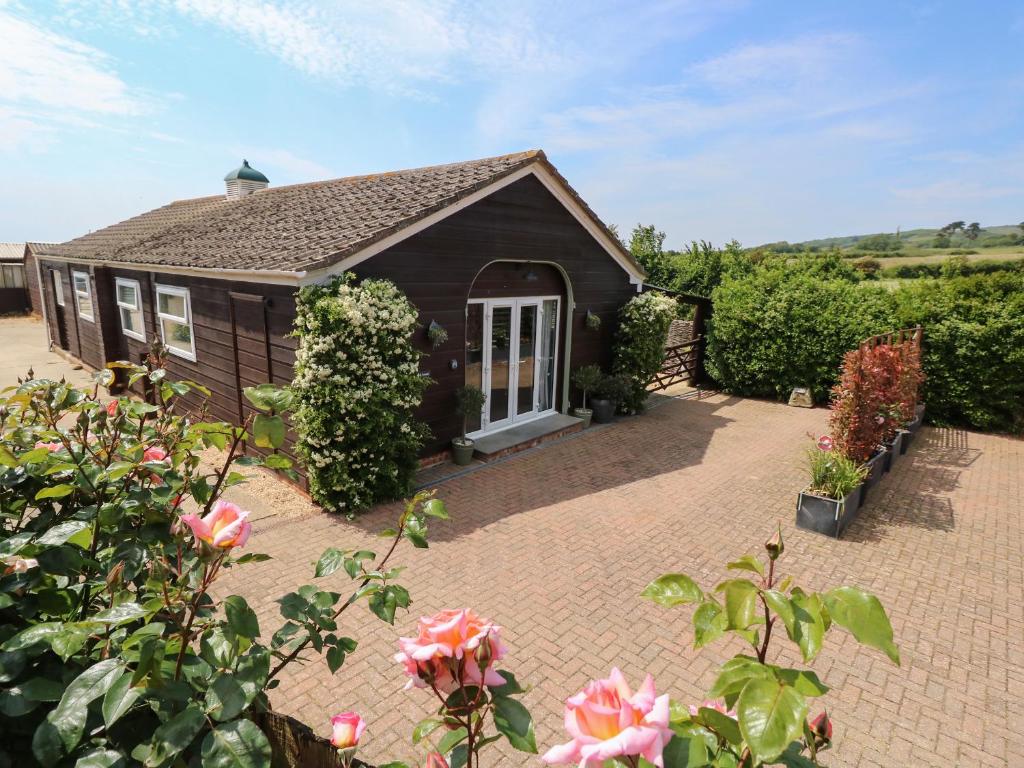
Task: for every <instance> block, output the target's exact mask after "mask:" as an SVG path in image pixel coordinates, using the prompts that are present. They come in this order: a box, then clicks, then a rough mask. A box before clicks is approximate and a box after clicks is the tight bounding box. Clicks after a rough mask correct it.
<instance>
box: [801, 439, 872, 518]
mask: <svg viewBox="0 0 1024 768" xmlns="http://www.w3.org/2000/svg"><path fill="white" fill-rule="evenodd" d="M807 459H808V465H809V469H810V471H811V480H810V483H809V484H808V486H807V488H806V489H804V490H803V491H801V492H800V496H799V497H798V499H797V506H796V524H797V527H799V528H804V529H806V530H808V531H815V532H816V533H823V534H825V535H826V536H832V537H833V538H839V536H840V534H841V533H842V532H843V531H844V530H845V529H846V526H848V525H849V524H850V523H851V522H853V519H854V517H855V516H856V514H857V510H858V509H859V508H860V496H861V489H862V487H863V483H864V478H865V477H867V473H868V470H867V467H865V466H864V465H863V464H858V463H857V462H856V461H854V460H852V459H848V458H847V457H846V456H843V455H842V454H841V453H839V452H838V451H834V450H823V449H822V448H821V447H815V448H811V449H809V450H808V452H807Z"/></svg>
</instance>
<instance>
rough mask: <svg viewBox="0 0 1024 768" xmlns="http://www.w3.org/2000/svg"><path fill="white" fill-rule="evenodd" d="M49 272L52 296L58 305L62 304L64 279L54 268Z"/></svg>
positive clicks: (61, 305)
mask: <svg viewBox="0 0 1024 768" xmlns="http://www.w3.org/2000/svg"><path fill="white" fill-rule="evenodd" d="M50 274H51V275H53V296H54V299H55V300H56V301H57V306H58V307H63V306H64V280H63V279H62V278H61V276H60V272H58V271H57V270H56V269H51V270H50Z"/></svg>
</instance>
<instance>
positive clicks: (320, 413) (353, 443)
mask: <svg viewBox="0 0 1024 768" xmlns="http://www.w3.org/2000/svg"><path fill="white" fill-rule="evenodd" d="M296 308H297V312H296V319H295V334H296V336H298V338H299V349H298V352H297V353H296V359H295V380H294V382H293V384H292V386H293V388H294V390H295V394H296V401H297V407H296V411H295V418H294V426H295V430H296V432H297V434H298V444H297V448H298V452H299V455H300V456H301V458H302V459H303V461H304V463H305V466H306V469H307V472H308V475H309V484H310V493H311V494H312V496H313V498H314V500H316V501H317V503H319V504H321V505H323V507H324V508H326V509H329V510H332V511H336V512H344V513H346V514H354V513H355V512H357V511H359V510H360V509H364V508H366V507H368V506H370V505H371V504H374V503H375V502H378V501H382V500H388V499H394V498H398V497H399V496H402V495H403V494H405V493H406V492H407V491H408V490H409V488H410V486H411V483H412V479H413V475H414V473H415V471H416V466H417V458H418V454H419V450H420V447H421V445H422V444H423V440H424V439H425V437H426V434H427V428H426V425H424V424H423V423H421V422H420V421H418V420H417V419H416V418H415V417H414V415H413V414H414V411H415V409H416V407H417V406H418V405H419V404H420V402H421V401H422V399H423V392H424V389H425V388H426V386H427V384H428V382H429V380H428V379H426V378H424V377H422V376H420V374H419V360H420V353H419V352H418V351H417V350H416V349H415V348H414V347H413V343H412V334H413V331H414V329H415V328H416V320H417V312H416V308H415V307H414V306H413V305H412V304H411V303H410V302H409V300H408V299H407V298H406V297H405V295H404V294H403V293H402V292H401V291H399V290H398V288H396V287H395V286H394V284H392V283H390V282H388V281H386V280H364V281H363V282H362V283H359V284H356V283H355V281H354V279H353V278H352V276H351V275H344V276H341V277H338V278H336V279H334V280H333V281H332V282H330V283H327V284H325V285H315V286H309V287H306V288H303V289H302V290H301V291H300V292H299V296H298V300H297V303H296Z"/></svg>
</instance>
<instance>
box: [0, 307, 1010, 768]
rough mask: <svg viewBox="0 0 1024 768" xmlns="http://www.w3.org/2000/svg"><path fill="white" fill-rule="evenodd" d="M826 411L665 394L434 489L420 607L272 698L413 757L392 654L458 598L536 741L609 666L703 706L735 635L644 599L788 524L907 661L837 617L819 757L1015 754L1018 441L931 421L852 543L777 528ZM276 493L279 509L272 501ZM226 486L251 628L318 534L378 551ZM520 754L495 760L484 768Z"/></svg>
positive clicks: (294, 582) (417, 570)
mask: <svg viewBox="0 0 1024 768" xmlns="http://www.w3.org/2000/svg"><path fill="white" fill-rule="evenodd" d="M3 334H4V331H3V327H2V326H0V336H3ZM4 341H5V340H4V338H0V348H4V347H3V346H2V345H3V343H4ZM36 354H38V355H40V356H41V357H40V358H39V359H40V360H41V361H43V362H46V361H48V360H49V358H48V356H47V355H46V354H45V353H42V352H39V353H33V356H34V355H36ZM8 360H10V358H8ZM33 361H34V360H33ZM19 362H22V361H21V360H19ZM5 367H6V366H5ZM825 421H826V413H825V412H824V411H821V410H815V411H807V410H800V409H793V408H788V407H786V406H783V405H779V404H775V403H765V402H759V401H754V400H741V399H737V398H731V397H726V396H720V395H715V396H712V397H710V398H707V399H703V400H700V401H695V400H672V401H669V402H667V403H663V404H661V405H659V407H657V408H656V409H654V410H652V411H651V412H649V413H648V414H646V415H644V416H641V417H638V418H633V419H628V420H625V421H622V422H620V423H618V424H616V425H614V426H613V427H610V428H607V429H602V430H591V431H589V432H586V433H583V434H581V435H578V436H574V437H571V438H569V439H566V440H563V441H562V442H560V443H556V444H553V445H547V446H543V447H542V448H540V449H538V450H535V451H533V452H530V453H526V454H521V455H519V456H516V457H512V458H510V459H508V460H506V461H503V462H501V463H498V464H494V465H491V466H488V467H485V468H483V469H481V470H478V471H475V472H473V473H470V474H467V475H464V476H461V477H457V478H455V479H452V480H450V481H448V482H447V483H445V484H443V485H441V486H440V493H441V496H442V497H443V498H444V499H445V500H446V501H447V503H448V506H449V509H450V511H451V513H452V515H453V518H454V519H453V521H452V522H451V523H449V524H439V525H436V526H434V530H433V531H432V535H431V547H430V549H429V550H426V551H423V550H412V549H405V550H402V551H400V553H399V556H398V559H397V562H399V563H400V564H403V565H407V566H408V570H407V571H406V572H405V574H403V576H404V577H405V578H404V579H403V583H404V584H405V585H406V586H407V587H408V588H409V589H410V590H411V592H412V595H413V599H414V601H415V605H414V606H413V610H412V611H411V612H409V613H407V614H405V615H402V616H400V617H399V619H398V622H397V625H396V627H394V628H392V627H389V626H387V625H385V624H383V623H381V622H380V621H378V620H377V619H375V618H373V617H371V616H370V615H369V614H368V612H366V611H365V610H363V609H361V610H359V611H350V612H348V613H346V614H345V615H346V617H347V621H348V622H349V623H348V624H347V625H346V627H345V631H347V632H348V633H350V634H351V635H352V636H353V637H356V638H357V639H359V641H360V647H359V649H358V650H357V652H356V653H355V654H353V655H352V656H351V657H350V658H349V660H348V661H347V662H346V664H345V666H344V667H343V668H342V669H341V671H339V673H338V674H337V675H334V676H332V675H330V674H329V672H328V671H327V668H326V665H325V664H323V663H321V662H314V663H311V664H309V665H308V666H306V667H302V668H298V669H294V670H293V671H292V672H291V673H290V674H289V675H288V677H287V679H286V680H285V681H284V683H283V685H282V686H281V687H280V688H279V689H278V690H277V691H275V692H274V695H273V701H274V705H275V707H276V708H277V709H279V710H281V711H283V712H287V713H289V714H293V715H295V716H297V717H299V718H300V719H302V720H304V721H305V722H307V723H309V724H310V725H312V726H313V727H315V728H317V729H318V730H319V731H320V732H321V733H325V732H326V730H327V729H326V727H325V725H326V719H327V717H328V716H329V715H330V714H332V713H334V712H337V711H339V710H341V709H349V708H353V709H357V710H359V711H361V712H362V713H363V714H364V715H365V716H366V718H367V720H368V721H369V722H370V730H369V731H368V738H369V742H368V743H367V746H366V749H365V756H366V757H367V758H368V759H370V760H372V761H376V762H384V761H385V760H387V759H398V758H405V759H410V760H415V761H416V762H419V763H422V758H423V752H422V751H418V750H415V749H414V748H413V747H412V746H411V744H410V733H411V729H412V726H413V724H414V723H415V722H416V721H418V720H419V719H420V718H422V717H423V716H425V715H426V714H428V711H429V708H430V707H431V706H432V705H431V700H430V699H429V698H428V697H427V696H426V695H425V694H423V693H422V692H420V691H412V692H405V691H402V686H403V684H404V678H403V676H402V674H401V671H400V670H399V668H398V667H397V665H396V664H395V663H394V662H393V661H392V660H391V655H392V654H393V653H394V651H395V639H396V637H397V636H398V635H399V634H408V633H410V632H411V631H412V629H413V627H414V624H415V620H416V617H417V616H418V615H420V614H421V613H428V612H432V611H435V610H438V609H440V608H444V607H457V606H471V607H473V608H475V609H476V610H478V611H479V612H481V613H483V614H484V615H486V616H489V617H492V618H493V619H494V620H496V621H497V622H499V623H500V624H502V625H503V626H504V627H505V633H504V634H505V637H506V640H507V642H508V645H509V646H510V655H509V657H508V659H507V667H508V668H509V669H511V670H513V671H514V672H515V673H516V674H517V676H518V677H519V679H520V680H522V681H524V682H528V683H530V684H532V685H533V686H534V687H533V689H532V690H531V691H530V692H529V693H528V694H527V695H526V697H525V702H526V704H527V705H528V706H529V707H530V709H531V711H532V712H533V714H534V717H535V719H536V720H537V737H538V742H539V743H540V744H541V745H542V748H546V747H547V746H550V745H551V744H553V743H556V742H558V741H562V740H564V737H563V734H562V732H561V719H562V718H561V712H562V700H563V699H564V698H565V697H567V696H568V695H570V694H572V693H575V692H576V691H577V690H578V689H579V688H580V687H581V686H582V685H583V684H584V683H585V682H586V681H587V680H588V679H590V678H592V677H594V676H598V675H602V676H603V675H606V674H607V672H608V669H609V667H611V666H612V665H618V666H619V667H620V668H622V670H623V671H624V672H625V673H626V675H627V677H628V678H629V679H631V680H632V681H634V682H636V681H639V679H640V678H641V676H642V675H643V674H644V673H645V672H648V671H649V672H651V673H652V674H654V676H655V678H656V680H657V682H658V686H659V690H667V691H670V692H672V693H673V695H674V696H675V697H676V698H678V699H680V700H682V701H698V700H700V699H701V698H702V694H703V692H704V691H706V690H707V689H708V687H710V685H711V682H712V680H713V678H714V674H715V668H716V666H717V665H718V664H720V663H721V662H722V661H723V660H725V659H726V658H727V657H728V656H729V655H731V654H732V653H734V652H736V651H738V650H741V649H740V648H739V647H735V646H726V645H715V646H713V647H711V648H707V649H704V650H702V651H700V652H694V651H693V650H692V649H691V637H692V635H691V633H690V625H689V611H688V610H687V609H676V610H672V611H669V610H665V609H661V608H659V607H657V606H655V605H653V604H650V603H646V602H644V601H641V600H640V599H639V598H638V597H637V595H638V593H639V592H640V590H641V589H642V588H643V586H644V585H645V584H646V583H647V582H648V581H649V580H650V579H652V578H654V577H655V576H657V575H659V574H661V573H664V572H666V571H672V570H684V571H687V572H689V573H690V574H692V575H694V576H696V577H697V578H698V579H699V580H700V581H701V582H702V583H704V584H705V585H709V584H713V583H715V582H716V581H717V580H720V579H721V578H723V576H725V573H726V572H725V570H724V562H725V560H726V558H730V559H731V558H732V557H733V556H736V555H739V554H742V553H744V552H758V551H759V548H760V545H761V542H762V541H763V540H764V539H765V537H766V536H767V535H768V534H769V532H770V531H771V529H772V527H773V526H774V524H775V521H776V519H781V520H782V521H783V532H784V535H785V537H786V542H787V549H786V558H785V560H784V562H785V564H786V566H787V567H788V568H789V570H790V572H792V573H793V574H794V575H795V576H796V577H797V579H798V580H799V581H800V582H801V583H803V584H805V585H807V586H808V587H810V588H815V589H817V588H823V587H826V586H830V585H835V584H840V583H848V584H858V585H861V586H863V587H865V588H867V589H870V590H872V591H874V592H875V593H876V594H878V595H879V597H880V598H881V599H882V601H883V602H884V603H885V605H886V607H887V608H888V609H889V611H890V614H891V615H892V617H893V624H894V627H895V632H896V639H897V642H898V643H899V645H900V649H901V653H902V656H903V666H902V667H901V668H896V667H894V666H892V665H891V664H890V663H889V662H888V660H887V659H885V658H884V657H883V656H882V655H881V654H879V653H876V652H872V651H867V650H862V649H861V648H860V647H859V646H858V645H857V644H856V643H855V642H854V641H853V640H852V639H851V638H849V637H847V636H846V635H845V634H844V633H843V632H842V630H836V631H835V633H834V634H833V635H832V637H831V638H830V640H831V642H829V643H828V644H827V645H826V647H825V650H824V651H823V653H822V654H821V656H820V657H819V658H818V660H817V662H816V664H815V669H816V670H817V671H818V672H819V674H821V675H822V676H823V677H824V678H825V680H826V681H827V682H828V683H829V684H831V685H832V686H833V688H834V690H833V692H831V693H830V694H829V695H828V696H827V697H826V698H825V699H824V703H825V704H826V705H827V706H828V708H829V711H830V713H831V714H832V716H833V718H834V720H835V722H836V750H835V751H834V752H833V753H832V757H831V758H830V762H829V764H830V765H834V766H918V765H935V766H943V768H948V766H951V765H957V766H978V765H992V766H1001V765H1024V735H1022V729H1021V727H1020V723H1021V722H1024V705H1022V703H1021V701H1022V700H1024V609H1022V605H1024V566H1022V562H1021V552H1022V551H1024V540H1022V539H1024V535H1022V533H1024V520H1022V517H1024V493H1022V488H1021V484H1022V480H1021V478H1022V477H1024V445H1022V443H1021V442H1020V441H1019V440H1013V439H1010V438H1005V437H997V436H989V435H979V434H974V433H968V432H963V431H957V430H936V429H925V430H923V431H922V433H921V434H920V436H919V439H918V441H917V442H916V443H915V445H914V447H913V448H912V449H911V451H910V453H909V454H908V455H907V456H905V457H903V459H902V460H901V461H900V462H899V463H898V464H897V465H896V468H895V470H894V472H893V473H891V474H890V475H888V476H887V477H886V479H885V480H883V482H882V485H881V486H880V489H879V491H878V492H876V495H875V500H874V502H873V503H872V504H871V505H870V506H869V507H868V508H867V509H866V510H865V511H864V512H862V514H861V517H860V518H859V520H858V521H857V522H856V523H854V525H853V526H852V527H851V529H850V530H849V531H848V535H847V538H845V539H843V540H842V541H832V540H830V539H826V538H823V537H820V536H816V535H813V534H810V533H806V532H803V531H798V530H796V529H795V528H794V527H793V524H792V520H793V516H794V514H793V504H794V498H795V494H796V491H797V489H798V488H800V486H801V484H802V482H803V480H804V472H803V468H802V463H801V459H802V451H803V447H804V446H805V445H807V444H808V442H809V441H808V439H807V436H806V433H807V432H812V433H816V432H817V431H818V430H820V429H821V428H822V427H823V426H824V424H825ZM268 484H269V485H268ZM270 485H274V486H276V488H275V490H276V492H277V494H278V496H277V497H275V498H276V499H287V500H286V501H280V502H278V501H270V502H268V501H267V500H266V499H265V498H264V492H265V490H266V489H267V488H269V487H270ZM232 490H235V489H232ZM236 500H238V501H239V503H243V504H244V503H247V500H249V501H251V503H252V504H253V505H260V504H262V512H261V514H260V519H259V520H258V521H257V524H256V530H255V533H254V535H253V538H252V539H251V542H250V546H251V549H252V550H253V551H262V552H266V553H268V554H270V555H272V556H273V559H272V560H270V561H268V562H266V563H262V564H258V565H251V566H246V567H244V568H239V569H237V570H236V571H235V572H234V574H233V575H232V577H231V579H230V580H228V581H226V582H225V583H224V585H223V586H224V588H225V589H228V590H231V591H237V592H239V593H242V594H245V595H246V596H247V597H248V598H249V599H250V601H251V602H253V603H254V604H255V605H256V606H257V607H258V610H259V613H260V619H261V625H262V627H263V630H264V634H266V635H269V634H270V633H271V632H273V630H274V629H276V627H277V626H278V625H279V623H280V621H281V620H280V618H279V617H278V616H277V610H276V608H277V606H276V605H275V604H274V602H273V601H274V600H275V599H276V598H277V597H278V596H279V595H281V594H283V593H284V592H286V591H288V590H291V589H294V588H295V587H297V586H299V585H301V584H303V583H308V582H309V581H310V580H311V579H310V577H311V575H312V563H313V562H314V561H315V560H316V558H317V557H318V555H319V553H320V552H321V551H322V550H323V549H324V548H325V547H327V546H332V545H333V546H340V547H346V548H355V547H359V548H362V547H366V546H370V547H372V546H379V545H380V540H379V539H375V538H374V537H373V535H372V534H373V532H375V531H376V530H379V529H382V528H384V527H386V526H387V525H389V524H390V521H391V519H392V517H393V515H394V513H395V511H394V509H393V508H384V509H378V510H375V511H374V512H373V513H371V514H369V515H367V516H365V517H363V518H361V519H360V520H358V521H357V522H355V523H349V522H346V521H344V520H338V519H335V518H332V517H329V516H327V515H320V514H312V513H311V512H310V510H309V507H308V505H307V504H305V502H303V501H302V500H301V499H300V498H298V496H297V495H296V494H294V493H292V492H291V491H288V490H287V489H286V488H285V487H284V486H277V484H275V483H273V481H270V480H267V479H265V478H261V479H260V480H259V481H258V483H257V485H255V486H253V487H250V490H249V491H248V492H247V495H246V496H244V497H236ZM286 509H287V510H291V512H292V514H293V515H294V516H287V515H286V514H284V513H283V511H284V510H286ZM296 510H298V511H296ZM324 581H325V582H327V583H329V584H330V585H331V586H332V587H335V588H337V589H338V590H339V591H341V590H342V589H344V588H346V587H347V585H348V582H347V580H346V579H345V578H344V577H340V578H335V577H331V578H328V579H325V580H324ZM783 658H784V660H785V661H788V662H789V663H796V662H797V660H796V659H795V658H794V657H793V656H790V655H787V656H785V657H783ZM525 762H530V761H526V760H524V759H522V757H521V756H518V755H517V756H515V757H514V758H512V757H510V758H506V759H499V757H498V755H497V754H495V755H493V761H492V762H491V763H490V764H492V765H498V764H500V765H518V764H524V763H525ZM532 764H539V761H536V760H533V761H532Z"/></svg>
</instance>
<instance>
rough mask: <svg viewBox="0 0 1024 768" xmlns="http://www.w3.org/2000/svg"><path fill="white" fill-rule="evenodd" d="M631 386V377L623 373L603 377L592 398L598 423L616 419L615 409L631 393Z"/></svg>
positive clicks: (591, 401)
mask: <svg viewBox="0 0 1024 768" xmlns="http://www.w3.org/2000/svg"><path fill="white" fill-rule="evenodd" d="M630 386H631V384H630V381H629V377H628V376H625V375H623V374H621V373H616V374H611V375H609V376H605V377H603V378H602V379H601V383H600V384H598V386H597V387H596V391H595V394H594V396H593V397H591V398H590V407H591V408H592V409H593V411H594V421H596V422H597V423H598V424H607V423H609V422H611V421H612V420H614V419H615V409H616V408H618V406H619V404H620V403H621V402H622V401H623V400H625V399H626V397H627V396H628V395H629V390H630Z"/></svg>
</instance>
